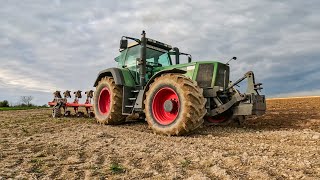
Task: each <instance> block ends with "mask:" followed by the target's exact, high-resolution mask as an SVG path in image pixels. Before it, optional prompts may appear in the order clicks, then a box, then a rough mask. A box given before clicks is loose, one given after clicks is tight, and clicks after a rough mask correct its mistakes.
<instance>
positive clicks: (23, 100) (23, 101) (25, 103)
mask: <svg viewBox="0 0 320 180" xmlns="http://www.w3.org/2000/svg"><path fill="white" fill-rule="evenodd" d="M32 100H33V96H20V98H19V102H18V103H16V104H12V103H9V101H8V100H3V101H0V107H47V105H46V104H45V105H42V106H37V105H35V104H32V103H31V101H32Z"/></svg>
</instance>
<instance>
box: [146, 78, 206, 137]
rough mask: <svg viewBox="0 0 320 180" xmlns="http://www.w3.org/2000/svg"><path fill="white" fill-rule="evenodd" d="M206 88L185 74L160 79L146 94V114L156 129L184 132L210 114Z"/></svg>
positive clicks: (176, 132)
mask: <svg viewBox="0 0 320 180" xmlns="http://www.w3.org/2000/svg"><path fill="white" fill-rule="evenodd" d="M205 103H206V100H205V98H204V97H203V90H202V89H201V88H200V87H199V86H197V84H196V82H194V81H192V80H191V79H189V78H188V77H186V76H184V75H181V74H172V73H168V74H164V75H161V76H160V77H158V78H156V79H155V81H154V82H153V83H152V84H151V85H150V88H149V90H148V91H147V93H146V99H145V101H144V104H145V115H146V119H147V122H148V124H149V126H150V127H151V128H152V129H153V131H154V132H156V133H158V134H165V135H184V134H187V133H188V132H190V131H192V130H194V129H196V128H197V127H199V126H200V125H201V124H202V123H203V116H204V115H205V114H206V109H205Z"/></svg>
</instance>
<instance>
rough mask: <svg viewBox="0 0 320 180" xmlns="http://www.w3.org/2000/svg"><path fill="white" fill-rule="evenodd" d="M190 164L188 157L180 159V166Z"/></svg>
mask: <svg viewBox="0 0 320 180" xmlns="http://www.w3.org/2000/svg"><path fill="white" fill-rule="evenodd" d="M190 164H191V161H190V160H189V159H184V160H183V161H181V166H182V167H187V166H189V165H190Z"/></svg>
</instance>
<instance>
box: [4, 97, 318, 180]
mask: <svg viewBox="0 0 320 180" xmlns="http://www.w3.org/2000/svg"><path fill="white" fill-rule="evenodd" d="M267 104H268V105H267V108H268V111H267V114H266V115H264V116H262V117H258V118H248V120H247V121H246V122H245V123H244V125H243V126H240V127H239V126H236V125H231V126H227V127H201V128H200V129H199V130H197V131H195V132H193V133H192V134H190V135H189V136H185V137H168V136H160V135H155V134H153V133H152V131H151V130H149V129H148V125H147V124H146V123H145V122H128V123H126V124H124V125H120V126H104V125H98V124H96V123H95V122H94V120H93V119H85V118H80V119H79V118H61V119H52V118H50V113H51V111H50V110H49V109H33V110H21V111H3V112H0V127H1V132H0V179H7V178H14V179H84V178H87V179H105V178H107V179H187V178H189V179H290V178H291V179H300V178H301V179H319V178H320V98H319V97H317V98H315V97H314V98H296V99H274V100H268V101H267Z"/></svg>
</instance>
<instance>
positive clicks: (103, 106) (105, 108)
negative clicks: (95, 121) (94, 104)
mask: <svg viewBox="0 0 320 180" xmlns="http://www.w3.org/2000/svg"><path fill="white" fill-rule="evenodd" d="M110 99H111V98H110V91H109V89H108V88H106V87H105V88H103V89H102V90H101V92H100V95H99V99H98V106H99V112H100V113H101V114H102V115H105V114H108V112H109V110H110Z"/></svg>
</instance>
